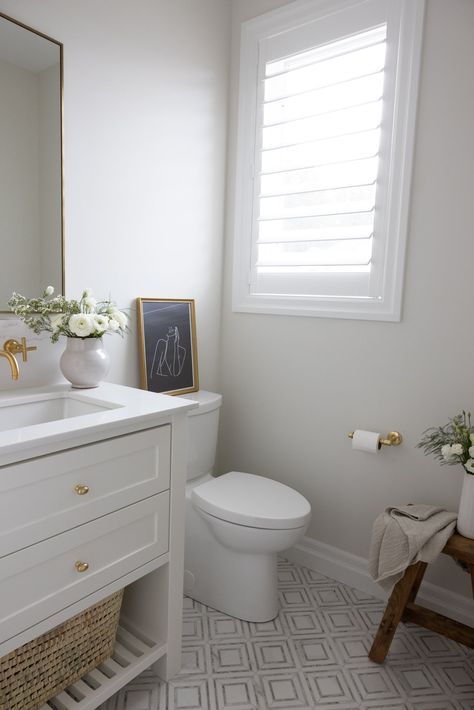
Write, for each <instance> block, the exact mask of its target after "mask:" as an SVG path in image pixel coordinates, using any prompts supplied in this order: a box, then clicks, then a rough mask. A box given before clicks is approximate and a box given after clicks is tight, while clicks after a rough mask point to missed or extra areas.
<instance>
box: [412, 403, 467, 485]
mask: <svg viewBox="0 0 474 710" xmlns="http://www.w3.org/2000/svg"><path fill="white" fill-rule="evenodd" d="M417 448H418V449H423V450H424V452H425V454H427V455H429V454H433V455H434V456H435V457H436V458H437V459H438V460H439V461H440V462H441V464H442V465H448V466H453V465H457V464H461V465H462V466H463V467H464V470H465V471H466V473H469V474H471V475H473V476H474V432H473V430H472V427H471V413H470V412H465V411H464V410H463V411H462V413H461V414H457V415H456V416H455V417H453V418H452V419H450V420H449V422H448V423H447V424H445V425H444V426H441V427H431V428H430V429H427V430H426V431H425V432H423V438H422V439H421V441H420V442H419V444H417Z"/></svg>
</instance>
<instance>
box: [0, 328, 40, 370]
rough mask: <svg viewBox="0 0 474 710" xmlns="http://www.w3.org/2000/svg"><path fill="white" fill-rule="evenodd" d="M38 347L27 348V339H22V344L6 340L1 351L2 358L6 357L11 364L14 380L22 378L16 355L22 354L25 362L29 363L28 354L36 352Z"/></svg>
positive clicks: (11, 339)
mask: <svg viewBox="0 0 474 710" xmlns="http://www.w3.org/2000/svg"><path fill="white" fill-rule="evenodd" d="M36 349H37V348H36V346H34V345H33V346H31V347H27V346H26V338H22V339H21V343H19V342H18V341H17V340H14V339H13V338H10V340H6V341H5V342H4V344H3V350H0V357H6V358H7V360H8V362H9V363H10V369H11V371H12V380H17V379H18V378H19V376H20V368H19V367H18V362H17V360H16V357H15V355H18V354H19V353H21V355H22V358H23V362H27V360H28V353H29V352H30V351H31V350H36Z"/></svg>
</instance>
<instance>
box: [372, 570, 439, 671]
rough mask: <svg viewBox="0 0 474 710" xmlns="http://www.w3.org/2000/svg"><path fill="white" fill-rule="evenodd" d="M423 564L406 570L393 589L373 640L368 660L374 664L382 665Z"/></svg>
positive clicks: (416, 584) (417, 582)
mask: <svg viewBox="0 0 474 710" xmlns="http://www.w3.org/2000/svg"><path fill="white" fill-rule="evenodd" d="M426 567H427V565H426V563H425V562H417V563H416V564H414V565H411V566H410V567H408V568H407V570H406V572H405V574H404V575H403V577H402V579H400V581H399V582H397V584H396V585H395V587H394V588H393V591H392V594H391V595H390V599H389V600H388V603H387V607H386V609H385V612H384V615H383V617H382V621H381V622H380V625H379V628H378V630H377V633H376V635H375V638H374V642H373V644H372V648H371V649H370V652H369V658H370V660H371V661H374V662H375V663H383V662H384V660H385V657H386V655H387V653H388V650H389V648H390V644H391V643H392V639H393V637H394V635H395V631H396V630H397V626H398V624H399V623H400V621H401V618H402V616H403V612H404V611H405V607H406V605H407V604H408V602H413V601H414V600H415V597H416V595H417V592H418V589H419V588H420V584H421V582H422V579H423V575H424V574H425V570H426Z"/></svg>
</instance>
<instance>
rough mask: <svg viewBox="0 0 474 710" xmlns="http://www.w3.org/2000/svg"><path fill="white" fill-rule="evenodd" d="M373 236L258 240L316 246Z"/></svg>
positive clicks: (266, 242)
mask: <svg viewBox="0 0 474 710" xmlns="http://www.w3.org/2000/svg"><path fill="white" fill-rule="evenodd" d="M373 236H374V235H373V232H371V233H370V234H367V236H365V237H361V236H359V235H357V236H353V237H348V236H346V235H344V236H341V237H327V238H324V237H321V238H319V237H317V238H316V239H315V238H314V237H313V238H310V237H308V238H307V239H301V237H300V238H298V239H275V241H270V240H268V241H260V240H257V244H309V243H315V244H316V243H319V242H334V241H341V242H343V241H344V242H346V241H350V240H351V239H358V240H360V239H371V238H372V237H373Z"/></svg>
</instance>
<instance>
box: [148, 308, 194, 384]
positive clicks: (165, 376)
mask: <svg viewBox="0 0 474 710" xmlns="http://www.w3.org/2000/svg"><path fill="white" fill-rule="evenodd" d="M137 306H138V324H139V347H140V359H141V386H142V387H143V389H148V390H150V391H152V392H163V393H167V394H184V393H185V392H195V391H196V390H197V389H199V385H198V372H197V352H196V327H195V316H194V301H193V300H191V299H186V300H184V299H182V300H180V299H176V300H171V299H164V298H163V299H160V298H138V299H137Z"/></svg>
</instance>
